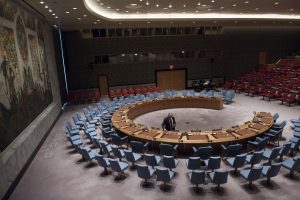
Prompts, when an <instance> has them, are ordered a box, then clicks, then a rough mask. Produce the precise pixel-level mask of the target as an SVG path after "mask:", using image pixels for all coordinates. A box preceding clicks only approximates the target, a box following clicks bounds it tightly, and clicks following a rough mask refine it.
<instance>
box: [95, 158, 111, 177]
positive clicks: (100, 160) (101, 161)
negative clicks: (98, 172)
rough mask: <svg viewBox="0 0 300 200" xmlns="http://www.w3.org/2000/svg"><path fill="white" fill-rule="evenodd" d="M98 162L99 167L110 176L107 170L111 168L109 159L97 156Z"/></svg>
mask: <svg viewBox="0 0 300 200" xmlns="http://www.w3.org/2000/svg"><path fill="white" fill-rule="evenodd" d="M96 160H97V162H98V165H99V166H101V167H103V168H104V174H108V171H107V168H108V167H110V163H109V161H108V158H105V157H103V156H102V155H97V156H96Z"/></svg>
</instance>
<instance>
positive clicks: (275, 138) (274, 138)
mask: <svg viewBox="0 0 300 200" xmlns="http://www.w3.org/2000/svg"><path fill="white" fill-rule="evenodd" d="M282 132H283V128H281V129H279V130H273V129H270V130H268V132H266V133H265V136H268V137H269V143H270V142H273V143H274V144H275V143H276V142H277V145H278V146H279V140H280V138H281V137H282Z"/></svg>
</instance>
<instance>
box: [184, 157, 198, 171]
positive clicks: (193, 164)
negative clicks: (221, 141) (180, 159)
mask: <svg viewBox="0 0 300 200" xmlns="http://www.w3.org/2000/svg"><path fill="white" fill-rule="evenodd" d="M185 165H186V167H187V168H188V169H190V170H197V169H201V159H200V157H189V159H186V160H185Z"/></svg>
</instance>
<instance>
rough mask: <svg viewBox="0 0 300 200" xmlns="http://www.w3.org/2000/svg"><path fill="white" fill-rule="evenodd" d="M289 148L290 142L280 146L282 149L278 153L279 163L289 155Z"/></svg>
mask: <svg viewBox="0 0 300 200" xmlns="http://www.w3.org/2000/svg"><path fill="white" fill-rule="evenodd" d="M291 147H292V143H291V142H286V143H284V144H283V145H282V147H281V149H280V151H279V156H280V161H282V160H283V156H287V155H288V154H289V152H290V150H291Z"/></svg>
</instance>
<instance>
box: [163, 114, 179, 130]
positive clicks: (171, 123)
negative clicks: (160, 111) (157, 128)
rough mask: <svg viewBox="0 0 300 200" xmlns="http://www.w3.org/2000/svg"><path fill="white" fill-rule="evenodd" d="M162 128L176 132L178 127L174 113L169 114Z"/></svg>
mask: <svg viewBox="0 0 300 200" xmlns="http://www.w3.org/2000/svg"><path fill="white" fill-rule="evenodd" d="M161 126H162V129H163V130H166V131H174V130H175V126H176V121H175V117H174V115H173V114H172V113H169V114H168V116H167V117H165V118H164V120H163V123H162V125H161Z"/></svg>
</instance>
